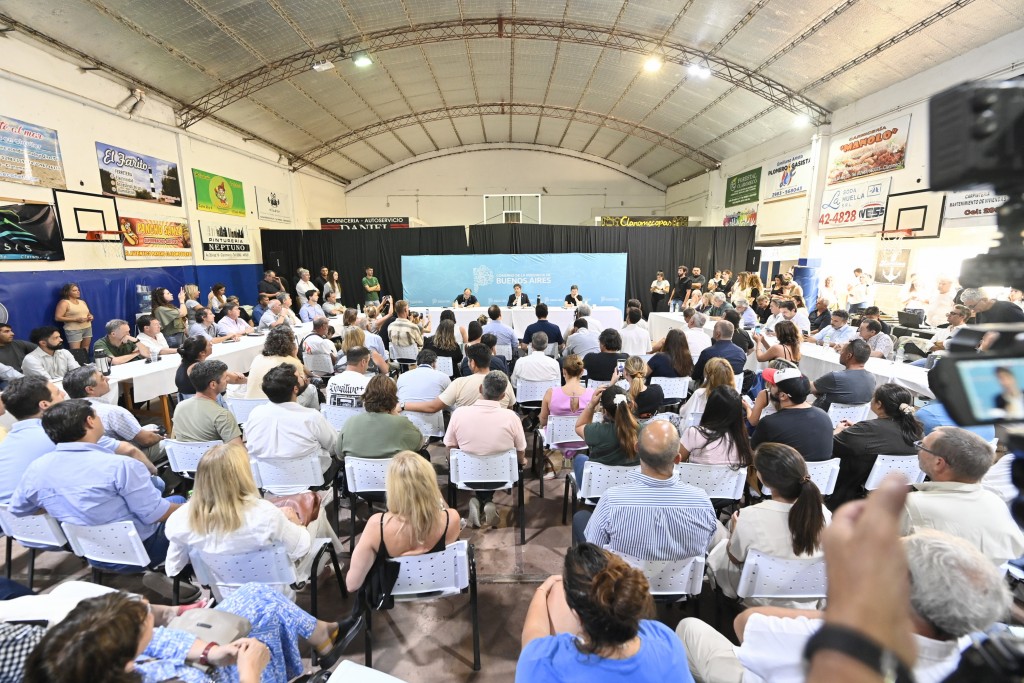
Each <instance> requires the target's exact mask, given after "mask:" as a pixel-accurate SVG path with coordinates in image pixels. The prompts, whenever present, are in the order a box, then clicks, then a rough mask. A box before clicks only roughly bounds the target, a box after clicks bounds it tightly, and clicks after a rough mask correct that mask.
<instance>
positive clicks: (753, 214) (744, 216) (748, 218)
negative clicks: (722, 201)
mask: <svg viewBox="0 0 1024 683" xmlns="http://www.w3.org/2000/svg"><path fill="white" fill-rule="evenodd" d="M722 225H724V226H726V227H728V226H732V225H757V207H756V206H753V207H749V208H746V209H740V210H739V211H734V212H732V213H727V214H725V218H723V219H722Z"/></svg>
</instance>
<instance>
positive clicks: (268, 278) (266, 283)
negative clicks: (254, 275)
mask: <svg viewBox="0 0 1024 683" xmlns="http://www.w3.org/2000/svg"><path fill="white" fill-rule="evenodd" d="M256 289H257V290H259V292H260V293H261V294H269V295H270V296H274V295H275V294H277V293H278V292H283V291H284V284H282V282H281V278H280V277H278V276H277V274H276V273H275V272H274V271H272V270H265V271H263V279H262V280H260V281H259V282H258V283H256Z"/></svg>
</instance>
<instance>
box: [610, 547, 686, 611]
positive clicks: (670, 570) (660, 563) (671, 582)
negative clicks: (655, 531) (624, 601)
mask: <svg viewBox="0 0 1024 683" xmlns="http://www.w3.org/2000/svg"><path fill="white" fill-rule="evenodd" d="M625 559H626V561H627V562H629V563H630V564H632V565H633V566H634V567H636V568H637V569H639V570H641V571H642V572H643V573H644V576H646V577H647V582H648V584H650V593H651V595H652V596H653V597H654V600H655V602H664V603H674V602H683V601H685V600H688V599H690V598H696V597H698V596H699V595H700V593H701V590H702V589H703V587H704V561H705V560H704V556H703V555H702V556H700V557H687V558H683V559H681V560H636V559H633V558H628V557H627V558H625Z"/></svg>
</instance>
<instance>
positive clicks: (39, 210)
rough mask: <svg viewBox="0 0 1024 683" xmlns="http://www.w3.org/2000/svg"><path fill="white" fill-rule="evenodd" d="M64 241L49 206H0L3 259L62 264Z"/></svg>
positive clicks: (54, 215) (0, 234) (0, 239)
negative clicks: (57, 262) (60, 262)
mask: <svg viewBox="0 0 1024 683" xmlns="http://www.w3.org/2000/svg"><path fill="white" fill-rule="evenodd" d="M63 242H64V239H63V235H62V234H61V232H60V226H58V225H57V214H56V213H55V212H54V210H53V207H52V206H50V205H49V204H7V205H4V206H0V260H4V261H63V260H64V244H63Z"/></svg>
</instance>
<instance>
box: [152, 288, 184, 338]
mask: <svg viewBox="0 0 1024 683" xmlns="http://www.w3.org/2000/svg"><path fill="white" fill-rule="evenodd" d="M185 300H186V297H185V288H184V287H182V288H181V290H180V291H179V292H178V305H177V306H175V305H174V297H173V296H172V295H171V292H170V291H169V290H167V289H166V288H164V287H157V288H156V289H154V290H153V292H152V294H150V299H149V304H150V308H151V310H152V313H153V317H154V318H156V319H157V320H159V321H160V329H161V330H162V331H163V333H164V339H166V340H167V345H168V346H170V347H171V348H172V349H176V348H178V346H180V345H181V340H182V338H183V337H184V335H185V318H186V317H187V316H188V308H187V307H186V306H185Z"/></svg>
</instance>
